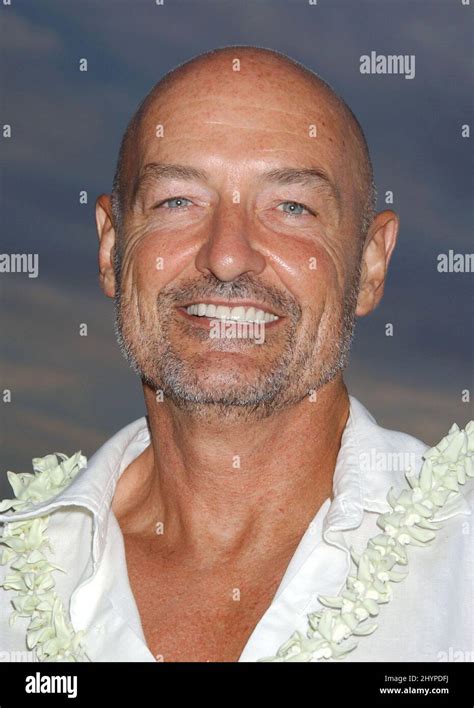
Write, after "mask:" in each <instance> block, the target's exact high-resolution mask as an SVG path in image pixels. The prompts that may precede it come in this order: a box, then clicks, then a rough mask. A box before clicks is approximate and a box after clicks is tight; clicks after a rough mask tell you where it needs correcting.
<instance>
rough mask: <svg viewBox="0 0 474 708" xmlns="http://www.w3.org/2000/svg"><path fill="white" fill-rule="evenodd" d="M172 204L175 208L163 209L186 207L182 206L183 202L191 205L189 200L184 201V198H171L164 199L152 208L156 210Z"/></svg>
mask: <svg viewBox="0 0 474 708" xmlns="http://www.w3.org/2000/svg"><path fill="white" fill-rule="evenodd" d="M172 202H175V205H176V206H167V207H165V209H182V208H183V207H186V206H187V204H183V202H189V204H192V202H191V200H190V199H186V197H171V198H170V199H165V201H164V202H160V203H159V204H157V205H156V206H155V207H154V208H155V209H158V207H162V206H164V205H165V204H171V203H172Z"/></svg>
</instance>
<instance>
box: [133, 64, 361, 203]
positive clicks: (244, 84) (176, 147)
mask: <svg viewBox="0 0 474 708" xmlns="http://www.w3.org/2000/svg"><path fill="white" fill-rule="evenodd" d="M347 123H348V121H347V120H346V119H345V116H344V114H343V112H342V111H341V109H340V106H339V105H338V103H337V101H336V99H335V98H334V97H333V96H331V94H330V92H329V91H328V90H327V89H326V88H325V87H324V86H323V85H321V86H319V85H318V84H316V83H315V82H312V81H311V80H309V79H308V78H306V77H305V76H302V75H300V73H299V72H297V71H294V70H291V71H289V70H287V69H286V67H284V68H282V67H273V68H272V69H271V70H270V69H268V68H267V69H265V70H264V69H262V68H259V67H258V66H253V68H252V69H247V70H246V71H243V70H242V71H241V72H234V71H232V68H231V63H230V62H228V63H226V64H224V65H222V64H220V65H219V67H217V68H214V69H213V70H210V69H208V70H207V71H201V72H199V71H197V72H191V73H189V74H187V75H185V76H184V77H183V78H181V79H178V80H177V81H175V82H172V83H171V85H169V86H167V87H166V88H165V89H164V90H162V91H161V92H160V93H159V94H158V95H157V96H156V97H155V98H154V100H152V101H151V103H150V104H149V105H148V107H147V110H146V112H145V114H144V115H143V117H142V120H141V123H140V126H139V133H138V136H139V139H138V144H137V148H138V149H137V150H136V152H135V156H136V157H135V163H136V164H135V165H134V168H135V169H134V171H135V175H138V174H139V173H140V170H141V169H142V168H143V166H144V165H146V164H147V163H149V162H150V161H153V160H157V159H159V160H160V161H161V162H171V161H177V160H179V161H181V162H183V161H185V160H186V161H187V162H188V163H191V164H194V165H195V166H197V167H199V166H204V165H205V166H206V167H207V168H208V169H209V168H210V169H212V164H213V163H214V164H215V165H216V167H220V168H221V169H225V170H227V172H228V173H229V175H230V176H231V175H234V176H236V177H237V176H239V174H241V173H242V172H245V171H246V170H247V169H250V168H251V167H252V166H253V165H255V169H256V171H259V170H261V171H263V170H264V169H265V167H268V166H277V165H278V164H280V163H281V164H285V165H288V164H290V165H291V164H292V165H294V166H295V167H297V166H301V167H308V166H314V165H316V166H319V167H321V169H324V170H325V171H326V172H327V173H328V174H329V176H330V177H331V178H332V179H333V180H334V181H335V182H336V183H338V184H339V186H340V188H341V189H342V190H346V189H349V188H350V178H349V179H348V175H350V170H347V169H345V166H346V165H347V159H348V149H349V148H350V143H351V140H350V131H349V127H348V125H347ZM157 135H158V136H159V137H157Z"/></svg>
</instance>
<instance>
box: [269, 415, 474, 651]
mask: <svg viewBox="0 0 474 708" xmlns="http://www.w3.org/2000/svg"><path fill="white" fill-rule="evenodd" d="M423 459H424V462H423V465H422V468H421V471H420V474H419V476H417V475H413V474H412V473H410V472H408V473H407V474H406V478H407V481H408V483H409V485H410V488H409V489H404V490H403V491H402V492H401V493H400V494H399V495H398V496H396V495H395V492H394V491H393V489H391V490H390V491H389V493H388V495H387V501H388V503H389V504H390V506H391V511H389V512H388V513H385V514H381V515H380V516H379V517H378V519H377V524H378V526H380V528H381V529H382V530H383V531H384V533H381V534H378V535H377V536H375V537H373V538H371V539H370V540H369V542H368V544H367V547H366V549H365V551H364V552H363V553H362V554H361V555H357V553H355V552H354V550H353V549H351V558H352V561H353V563H354V566H355V571H356V572H354V575H350V576H349V577H348V578H347V581H346V585H345V588H344V590H342V592H341V593H340V595H338V596H337V597H325V596H321V595H320V596H319V601H320V603H321V604H322V605H323V606H324V609H322V610H320V611H318V612H313V613H311V614H309V615H308V616H307V617H308V624H309V628H308V631H307V634H306V636H303V634H302V633H301V632H298V631H296V632H295V633H294V634H292V635H291V637H290V638H289V639H288V641H286V642H285V643H284V644H282V646H281V647H280V648H279V649H278V651H277V653H276V655H275V656H270V657H266V658H263V659H259V661H272V662H284V661H285V662H286V661H292V662H315V661H319V660H321V659H344V658H345V657H346V656H347V654H348V653H349V652H351V651H353V650H354V649H355V648H356V646H357V642H356V641H354V640H351V641H349V640H350V638H351V637H365V636H368V635H369V634H372V632H374V631H375V630H376V629H377V624H375V623H374V622H370V621H369V622H367V620H369V618H371V617H376V616H377V615H378V614H379V605H382V604H386V603H388V602H389V601H390V599H391V597H392V589H391V586H390V583H398V582H400V581H402V580H403V579H404V578H405V577H406V576H407V574H408V571H407V570H405V571H403V570H400V569H397V568H396V566H406V565H407V564H408V554H407V546H409V545H414V546H428V545H429V544H431V543H432V542H433V541H434V539H435V538H436V531H438V530H439V529H440V528H441V525H440V524H438V523H436V513H437V511H438V510H439V509H440V508H441V507H443V506H444V505H445V504H446V503H447V502H448V501H450V500H451V499H452V498H454V497H456V496H457V495H458V494H459V487H460V485H463V484H465V483H466V481H467V479H468V478H472V477H474V421H470V423H469V424H468V425H467V426H466V429H465V430H460V429H459V427H458V426H457V425H456V424H454V425H453V426H452V427H451V428H450V430H449V432H448V435H446V437H444V438H443V439H442V440H441V441H440V442H439V443H438V444H437V445H436V446H435V447H432V448H430V449H429V450H427V451H426V452H425V453H424V455H423Z"/></svg>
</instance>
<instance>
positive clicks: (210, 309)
mask: <svg viewBox="0 0 474 708" xmlns="http://www.w3.org/2000/svg"><path fill="white" fill-rule="evenodd" d="M186 312H187V313H188V315H197V316H198V317H212V318H216V319H221V320H234V321H235V322H273V321H274V320H278V319H280V318H279V317H277V316H276V315H272V314H271V313H270V312H265V311H264V310H257V309H256V308H255V307H247V308H245V307H243V306H242V305H239V306H238V307H226V305H217V307H216V305H206V303H204V302H199V303H196V304H194V305H189V307H187V308H186Z"/></svg>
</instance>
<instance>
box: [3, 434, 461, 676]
mask: <svg viewBox="0 0 474 708" xmlns="http://www.w3.org/2000/svg"><path fill="white" fill-rule="evenodd" d="M423 458H424V462H423V465H422V468H421V471H420V474H419V475H418V476H416V475H413V474H411V473H407V474H406V478H407V480H408V483H409V485H410V488H409V489H404V490H403V491H402V492H401V493H400V494H399V495H398V497H396V496H395V494H394V491H393V490H392V489H391V490H390V491H389V493H388V495H387V500H388V502H389V504H390V506H391V508H392V511H390V512H388V513H385V514H381V515H380V516H379V517H378V519H377V524H378V525H379V526H380V527H381V528H382V529H383V531H384V533H381V534H378V535H377V536H375V537H373V538H371V539H370V540H369V541H368V544H367V547H366V549H365V551H364V552H363V553H362V554H361V555H360V556H358V555H357V554H356V553H355V552H354V551H352V552H351V556H352V560H353V562H354V565H355V566H356V568H357V574H356V575H354V576H349V577H348V579H347V581H346V587H345V589H344V590H343V591H342V592H341V593H340V595H339V596H338V597H323V596H320V597H319V600H320V602H321V604H323V605H324V606H325V609H323V610H320V611H319V612H314V613H311V614H309V615H308V622H309V629H308V631H307V635H306V637H305V636H303V635H302V634H301V632H298V631H297V632H295V633H294V634H293V635H292V636H291V637H290V638H289V639H288V641H287V642H285V643H284V644H283V645H282V646H281V647H280V648H279V649H278V651H277V653H276V655H275V656H271V657H266V658H263V659H259V661H261V662H264V661H266V662H269V661H270V662H287V661H291V662H315V661H319V660H321V659H343V658H344V657H345V656H346V655H347V654H348V653H349V652H350V651H352V650H353V649H355V647H356V646H357V644H356V642H354V641H352V642H347V641H346V640H348V639H349V638H350V637H351V636H359V637H363V636H368V635H369V634H372V632H374V631H375V630H376V629H377V625H376V624H374V623H372V624H365V622H366V620H367V619H368V618H369V617H376V616H377V615H378V613H379V605H381V604H385V603H388V602H389V601H390V599H391V596H392V591H391V587H390V585H389V583H390V582H400V581H401V580H403V579H404V578H405V577H406V575H407V572H408V571H405V572H400V571H399V570H394V566H396V565H400V566H406V565H407V564H408V556H407V553H406V546H408V545H410V544H412V545H416V546H427V545H429V544H430V543H431V542H432V541H433V540H434V539H435V537H436V533H435V532H436V531H437V530H439V529H440V528H441V526H440V525H439V524H437V523H435V522H436V518H435V517H436V513H437V511H438V510H439V509H440V508H441V507H443V506H444V505H445V504H446V502H448V501H450V500H451V499H452V498H453V497H455V496H456V495H457V494H459V485H463V484H465V483H466V481H467V479H468V478H472V477H474V459H473V458H474V421H471V422H470V423H469V424H468V425H467V426H466V429H465V430H460V429H459V427H458V426H457V425H456V424H454V425H453V426H452V427H451V428H450V430H449V432H448V435H446V436H445V437H444V438H443V439H442V440H441V441H440V442H439V443H438V444H437V445H436V446H435V447H432V448H430V449H429V450H427V451H426V452H425V453H424V455H423ZM86 464H87V460H86V458H85V457H84V456H83V455H81V453H80V452H76V454H75V455H73V456H72V457H69V458H68V457H66V455H64V454H62V453H55V454H54V455H47V456H46V457H42V458H34V459H33V469H34V471H35V474H14V473H12V472H8V480H9V482H10V484H11V486H12V488H13V492H14V493H15V495H16V499H6V500H4V501H3V502H0V512H3V511H6V510H8V509H14V510H18V509H24V508H27V507H28V506H31V505H32V504H35V503H37V502H40V501H45V500H48V499H52V498H53V497H55V496H56V495H57V494H59V492H60V491H62V490H63V489H64V488H65V487H67V486H68V485H69V483H70V482H71V481H72V479H73V478H74V477H75V475H76V474H77V473H78V472H79V470H80V469H82V468H83V467H84V466H85V465H86ZM48 522H49V515H46V516H41V517H36V518H33V519H26V520H25V521H11V522H8V523H5V524H4V533H3V536H2V537H1V538H0V544H3V545H5V546H6V548H5V549H4V551H3V554H2V558H1V559H0V563H1V564H2V565H6V564H7V563H9V562H10V568H11V570H12V571H13V572H11V573H10V574H8V575H7V576H6V578H5V580H4V582H3V583H2V585H3V587H4V589H5V590H14V591H16V592H17V593H18V594H17V595H16V596H15V597H14V598H13V600H12V603H13V607H14V612H13V613H12V616H11V619H10V621H11V623H13V622H14V620H15V618H16V617H29V618H30V623H29V625H28V628H27V633H26V642H27V647H28V648H29V649H34V650H35V651H36V655H37V657H38V659H39V661H86V660H87V658H88V657H87V655H86V653H85V650H84V647H83V646H82V644H81V642H82V639H83V635H84V633H83V632H75V631H74V629H73V627H72V625H71V622H70V621H69V619H68V618H67V617H66V612H65V610H64V607H63V604H62V601H61V599H60V598H59V597H58V595H57V594H56V593H55V592H54V586H55V582H54V579H53V577H52V572H53V571H55V570H61V568H59V566H57V565H53V564H52V563H50V562H49V560H48V559H47V557H46V554H45V551H46V549H47V548H48V549H49V550H50V551H51V547H50V545H49V543H48V540H47V538H46V535H45V531H46V529H47V526H48Z"/></svg>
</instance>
